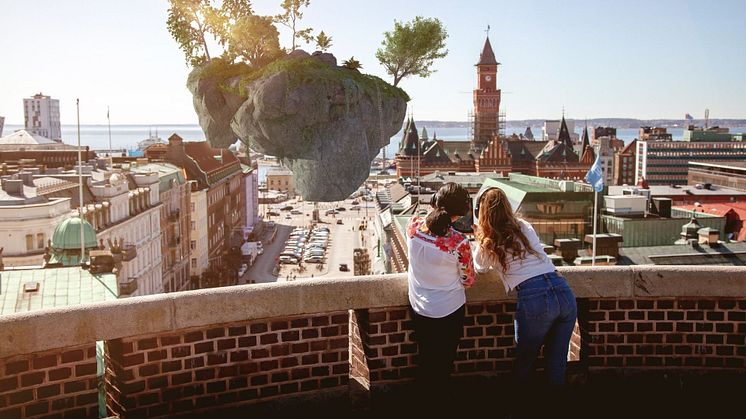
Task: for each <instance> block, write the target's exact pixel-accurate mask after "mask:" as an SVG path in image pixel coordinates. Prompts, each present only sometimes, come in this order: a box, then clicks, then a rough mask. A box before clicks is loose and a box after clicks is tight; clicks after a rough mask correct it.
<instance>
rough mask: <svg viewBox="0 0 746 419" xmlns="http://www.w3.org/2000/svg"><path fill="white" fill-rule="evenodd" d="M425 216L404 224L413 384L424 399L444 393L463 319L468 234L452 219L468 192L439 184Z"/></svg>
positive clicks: (469, 274)
mask: <svg viewBox="0 0 746 419" xmlns="http://www.w3.org/2000/svg"><path fill="white" fill-rule="evenodd" d="M430 204H431V206H432V210H431V211H430V213H428V214H427V216H426V217H424V218H423V217H420V216H414V217H412V219H411V220H410V221H409V225H408V227H407V247H408V253H409V269H408V271H409V272H408V284H409V303H410V305H411V306H412V311H413V315H412V316H413V319H414V332H415V339H416V341H417V344H418V346H419V368H418V371H417V381H418V383H419V388H420V390H421V391H422V392H423V393H422V394H424V395H425V396H426V397H428V398H429V400H431V401H434V402H437V401H442V400H441V399H439V397H438V394H440V395H443V396H445V397H447V396H448V393H449V392H448V391H447V387H448V380H449V376H450V374H451V369H452V368H453V362H454V360H455V358H456V350H457V348H458V343H459V340H460V339H461V332H462V329H463V324H464V313H465V308H464V305H465V303H466V293H465V292H464V288H466V287H469V286H471V284H472V283H473V282H474V265H473V260H472V254H471V246H470V245H469V239H468V238H467V237H466V236H465V235H464V234H462V233H460V232H458V231H456V230H455V229H454V228H453V227H452V224H453V222H455V221H456V220H458V219H459V218H461V217H463V216H465V215H468V214H469V211H470V210H471V199H470V197H469V192H468V191H467V190H466V189H464V188H463V187H462V186H460V185H457V184H456V183H453V182H449V183H446V184H444V185H443V186H442V187H441V188H440V189H439V190H438V192H437V193H436V194H435V195H433V199H432V200H431V202H430Z"/></svg>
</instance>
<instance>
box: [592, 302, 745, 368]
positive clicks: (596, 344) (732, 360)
mask: <svg viewBox="0 0 746 419" xmlns="http://www.w3.org/2000/svg"><path fill="white" fill-rule="evenodd" d="M580 316H581V317H582V318H583V319H585V320H586V321H585V322H584V323H583V329H584V330H583V331H582V332H583V335H584V336H583V341H584V342H585V348H584V349H585V350H584V352H585V354H584V357H585V358H586V362H587V365H588V367H589V369H590V370H591V371H593V370H598V369H608V368H625V369H630V368H645V369H651V368H663V369H666V370H670V369H682V368H683V369H687V370H709V369H733V370H740V371H744V370H745V369H746V342H745V339H746V300H744V299H743V298H673V299H671V298H640V299H609V298H605V299H592V300H588V301H587V304H586V308H585V309H584V310H581V313H580Z"/></svg>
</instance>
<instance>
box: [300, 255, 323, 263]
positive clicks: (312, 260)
mask: <svg viewBox="0 0 746 419" xmlns="http://www.w3.org/2000/svg"><path fill="white" fill-rule="evenodd" d="M303 261H304V262H306V263H323V262H324V257H323V256H307V257H306V258H305V259H303Z"/></svg>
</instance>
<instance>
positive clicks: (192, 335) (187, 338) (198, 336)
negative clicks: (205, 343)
mask: <svg viewBox="0 0 746 419" xmlns="http://www.w3.org/2000/svg"><path fill="white" fill-rule="evenodd" d="M203 339H204V335H203V334H202V331H200V330H198V331H195V332H189V333H187V334H185V335H184V343H192V342H198V341H200V340H203Z"/></svg>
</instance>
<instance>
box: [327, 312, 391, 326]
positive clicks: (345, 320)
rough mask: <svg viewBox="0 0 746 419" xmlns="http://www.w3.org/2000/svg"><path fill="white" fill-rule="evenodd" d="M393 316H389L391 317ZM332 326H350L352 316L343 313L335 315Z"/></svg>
mask: <svg viewBox="0 0 746 419" xmlns="http://www.w3.org/2000/svg"><path fill="white" fill-rule="evenodd" d="M390 315H391V314H389V316H390ZM331 321H332V324H337V325H342V324H349V322H350V315H349V314H348V313H342V314H334V315H332V318H331Z"/></svg>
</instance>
